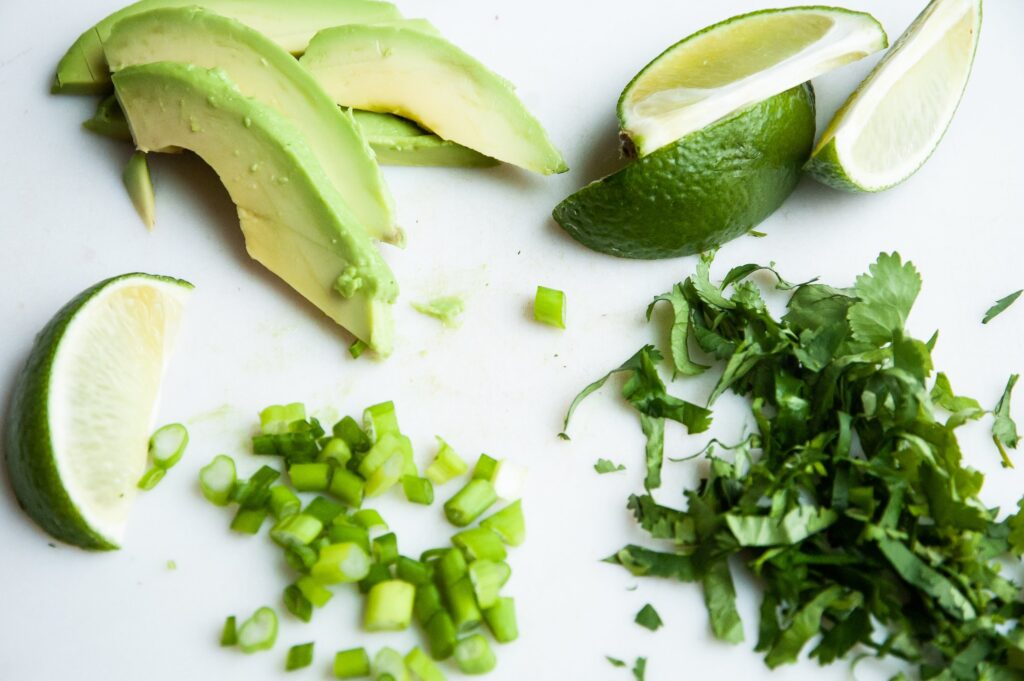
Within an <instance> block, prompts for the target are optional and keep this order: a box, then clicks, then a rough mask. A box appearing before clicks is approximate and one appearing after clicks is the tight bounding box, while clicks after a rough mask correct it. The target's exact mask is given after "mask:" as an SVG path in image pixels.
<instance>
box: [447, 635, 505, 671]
mask: <svg viewBox="0 0 1024 681" xmlns="http://www.w3.org/2000/svg"><path fill="white" fill-rule="evenodd" d="M497 663H498V661H497V660H496V659H495V657H494V651H493V650H491V644H490V643H488V642H487V639H486V638H484V637H483V635H482V634H473V635H472V636H470V637H468V638H464V639H462V640H461V641H459V642H458V643H456V644H455V664H457V665H458V666H459V670H461V671H462V673H463V674H486V673H487V672H489V671H491V670H492V669H494V667H495V665H496V664H497Z"/></svg>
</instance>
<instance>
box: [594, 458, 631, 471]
mask: <svg viewBox="0 0 1024 681" xmlns="http://www.w3.org/2000/svg"><path fill="white" fill-rule="evenodd" d="M594 470H595V471H597V472H598V473H600V474H601V475H604V474H605V473H618V472H619V471H624V470H626V467H625V466H623V465H622V464H615V463H613V462H611V461H609V460H608V459H598V460H597V463H595V464H594Z"/></svg>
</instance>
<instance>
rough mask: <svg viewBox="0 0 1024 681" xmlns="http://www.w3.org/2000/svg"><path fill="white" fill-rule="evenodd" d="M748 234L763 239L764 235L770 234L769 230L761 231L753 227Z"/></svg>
mask: <svg viewBox="0 0 1024 681" xmlns="http://www.w3.org/2000/svg"><path fill="white" fill-rule="evenodd" d="M747 236H752V237H755V238H758V239H763V238H764V237H766V236H768V233H767V232H759V231H757V230H756V229H752V230H750V231H749V232H747Z"/></svg>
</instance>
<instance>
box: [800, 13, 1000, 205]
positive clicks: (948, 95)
mask: <svg viewBox="0 0 1024 681" xmlns="http://www.w3.org/2000/svg"><path fill="white" fill-rule="evenodd" d="M980 31H981V0H933V1H932V2H931V3H930V4H929V5H928V7H926V8H925V10H924V11H923V12H922V13H921V15H920V16H918V17H917V19H916V20H915V21H914V23H913V24H911V26H910V28H908V29H907V31H906V33H904V34H903V35H902V36H901V37H900V39H899V40H897V41H896V43H895V44H894V45H893V48H892V50H890V51H889V53H888V54H886V55H885V57H883V58H882V60H881V61H880V62H879V63H878V66H876V67H875V69H874V70H873V71H872V72H871V74H870V75H869V76H868V77H867V78H866V79H865V80H864V82H863V83H861V85H860V87H858V88H857V91H856V92H854V93H853V95H851V96H850V99H848V100H847V101H846V103H845V104H844V105H843V107H842V108H841V109H840V110H839V112H838V113H836V116H835V118H833V119H832V122H831V123H830V124H829V126H828V128H827V129H826V130H825V133H824V134H823V135H822V137H821V140H820V141H819V142H818V145H817V147H816V149H815V151H814V155H813V157H812V159H811V161H810V163H809V164H808V166H807V170H808V171H809V172H810V173H811V175H813V176H814V177H815V178H816V179H818V180H820V181H822V182H824V183H825V184H828V185H831V186H833V187H836V188H837V189H845V190H849V191H869V192H873V191H881V190H883V189H887V188H889V187H891V186H893V185H895V184H898V183H900V182H902V181H903V180H905V179H907V178H908V177H910V176H911V175H913V174H914V172H915V171H917V169H918V168H920V167H921V166H922V165H923V164H924V162H925V161H927V160H928V157H929V156H931V154H932V152H933V151H935V148H936V147H937V146H938V144H939V142H940V141H941V140H942V136H943V135H944V134H945V132H946V129H947V128H948V127H949V124H950V122H951V121H952V119H953V115H954V114H955V113H956V110H957V107H958V106H959V105H960V100H961V99H962V98H963V94H964V90H965V89H966V87H967V81H968V79H969V78H970V75H971V65H972V64H973V63H974V53H975V51H976V49H977V46H978V35H979V33H980Z"/></svg>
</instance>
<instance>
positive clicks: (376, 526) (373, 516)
mask: <svg viewBox="0 0 1024 681" xmlns="http://www.w3.org/2000/svg"><path fill="white" fill-rule="evenodd" d="M352 522H354V523H355V524H356V525H358V526H359V527H362V528H365V529H366V531H367V532H369V533H370V536H371V537H379V536H380V535H382V534H387V532H388V524H387V523H386V522H384V518H382V517H381V515H380V513H378V512H377V511H376V509H372V508H364V509H362V510H361V511H356V512H355V513H353V514H352Z"/></svg>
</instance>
